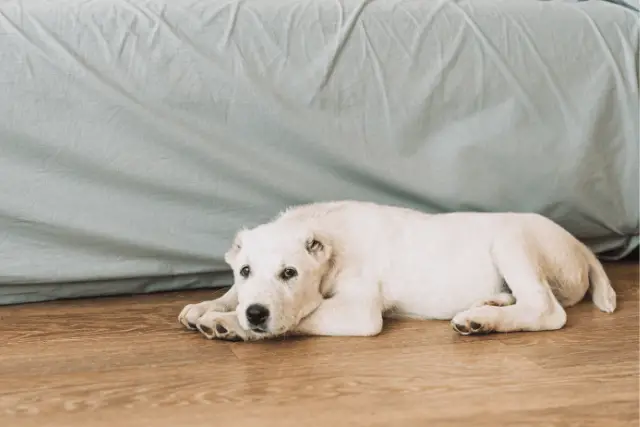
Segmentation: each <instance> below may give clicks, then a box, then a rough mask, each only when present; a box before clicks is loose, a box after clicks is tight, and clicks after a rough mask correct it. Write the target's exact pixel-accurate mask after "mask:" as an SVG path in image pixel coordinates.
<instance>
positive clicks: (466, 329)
mask: <svg viewBox="0 0 640 427" xmlns="http://www.w3.org/2000/svg"><path fill="white" fill-rule="evenodd" d="M451 326H452V327H453V330H455V331H456V332H457V333H459V334H460V335H474V334H487V333H489V332H492V329H491V327H490V326H489V325H488V324H483V323H480V322H477V321H475V320H468V319H455V320H454V321H452V322H451Z"/></svg>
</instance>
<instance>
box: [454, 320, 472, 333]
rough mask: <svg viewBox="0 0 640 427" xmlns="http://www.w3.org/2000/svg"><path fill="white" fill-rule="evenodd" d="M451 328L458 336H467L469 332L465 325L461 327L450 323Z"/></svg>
mask: <svg viewBox="0 0 640 427" xmlns="http://www.w3.org/2000/svg"><path fill="white" fill-rule="evenodd" d="M451 326H452V327H453V329H454V330H455V331H456V332H458V333H459V334H460V335H469V334H470V333H471V332H470V331H469V328H467V327H466V326H465V325H461V324H459V323H453V322H452V323H451Z"/></svg>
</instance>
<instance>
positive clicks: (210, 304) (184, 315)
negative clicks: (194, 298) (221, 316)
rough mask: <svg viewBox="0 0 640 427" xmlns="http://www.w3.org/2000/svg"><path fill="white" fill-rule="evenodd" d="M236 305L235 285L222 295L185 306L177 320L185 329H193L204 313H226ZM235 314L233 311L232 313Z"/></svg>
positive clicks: (233, 309)
mask: <svg viewBox="0 0 640 427" xmlns="http://www.w3.org/2000/svg"><path fill="white" fill-rule="evenodd" d="M237 306H238V294H237V292H236V289H235V286H232V287H231V289H229V290H228V291H227V292H226V293H225V294H224V295H222V296H221V297H220V298H218V299H214V300H212V301H203V302H201V303H198V304H189V305H187V306H185V307H184V308H183V309H182V311H181V312H180V315H179V316H178V321H179V322H180V323H181V324H182V325H183V326H184V327H186V328H187V329H190V330H192V331H195V330H196V329H197V328H196V325H197V323H198V319H200V318H201V317H202V316H203V315H204V314H205V313H208V312H217V313H226V312H232V311H235V309H236V307H237ZM234 314H235V313H234Z"/></svg>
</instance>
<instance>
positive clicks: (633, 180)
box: [0, 0, 640, 303]
mask: <svg viewBox="0 0 640 427" xmlns="http://www.w3.org/2000/svg"><path fill="white" fill-rule="evenodd" d="M638 28H639V24H638V19H637V14H636V13H635V12H632V11H630V10H628V9H625V8H623V7H619V6H616V5H613V4H609V3H606V2H602V1H589V2H581V3H575V4H566V3H559V2H540V1H532V0H472V1H471V0H469V1H451V0H370V1H365V0H343V1H334V0H269V1H264V0H244V1H238V0H205V1H202V0H171V1H169V0H137V1H124V0H93V1H90V2H88V1H85V0H56V1H50V0H0V303H15V302H22V301H34V300H42V299H53V298H59V297H73V296H87V295H96V294H102V295H104V294H113V293H128V292H138V291H149V290H157V289H182V288H185V287H187V286H205V285H209V284H211V281H209V280H208V279H206V278H207V277H209V275H214V276H215V277H226V279H219V280H218V279H217V281H216V282H215V283H214V284H215V285H220V284H223V283H228V282H226V280H228V276H225V274H227V272H228V268H227V266H226V265H225V264H224V261H223V254H224V251H225V250H226V249H227V246H228V244H229V242H230V240H231V238H232V236H233V234H234V233H235V231H236V229H238V228H239V227H240V226H242V225H249V226H250V225H255V224H257V223H260V222H263V221H266V220H268V219H270V218H271V217H272V216H273V215H274V214H275V213H277V212H278V211H279V210H280V209H282V208H284V207H285V206H287V205H291V204H297V203H305V202H310V201H322V200H337V199H357V200H370V201H375V202H381V203H391V204H398V205H403V206H409V207H413V208H417V209H421V210H423V211H426V212H448V211H457V210H479V211H506V210H513V211H533V212H539V213H542V214H545V215H547V216H549V217H551V218H552V219H554V220H556V221H557V222H559V223H560V224H561V225H563V226H564V227H566V228H567V229H568V230H569V231H571V232H572V233H574V234H575V235H577V236H578V237H579V238H581V239H583V240H585V241H586V242H587V243H589V244H590V245H591V247H593V248H594V249H595V250H597V251H598V252H600V253H605V252H606V253H607V254H608V255H610V256H612V257H618V256H621V255H622V254H624V253H626V252H628V251H629V250H630V249H632V248H633V247H635V246H637V245H638V221H639V212H638V205H639V200H638V195H639V192H640V191H639V188H638V181H639V176H638V158H639V151H638V118H639V109H638V62H637V55H638ZM469 238H470V239H472V238H473V236H469ZM218 274H222V276H218ZM202 275H204V276H202ZM150 277H151V278H157V279H149V278H150ZM201 277H204V279H203V281H202V282H198V281H197V280H198V278H201ZM171 278H173V279H171ZM120 279H122V280H124V279H127V280H128V281H127V280H125V281H118V280H120ZM82 283H86V286H83V285H82ZM140 283H142V285H140ZM154 286H155V287H154ZM21 290H23V291H21ZM3 293H4V296H3Z"/></svg>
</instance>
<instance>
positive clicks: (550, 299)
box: [451, 234, 567, 335]
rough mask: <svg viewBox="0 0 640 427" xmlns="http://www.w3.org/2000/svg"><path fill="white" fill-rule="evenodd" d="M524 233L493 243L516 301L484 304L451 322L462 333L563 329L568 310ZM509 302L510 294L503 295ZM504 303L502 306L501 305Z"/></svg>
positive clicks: (498, 261)
mask: <svg viewBox="0 0 640 427" xmlns="http://www.w3.org/2000/svg"><path fill="white" fill-rule="evenodd" d="M537 255H538V253H537V248H536V247H535V245H534V244H532V245H527V239H526V238H524V236H518V235H517V234H516V235H513V236H505V238H502V239H498V240H497V241H496V242H495V244H494V246H493V258H494V263H495V265H496V267H497V268H498V270H499V271H500V273H501V275H502V277H503V278H504V280H505V281H506V283H507V285H508V286H509V288H510V289H511V292H512V293H513V295H512V298H514V301H513V304H511V305H507V304H495V305H494V304H490V305H487V304H483V305H482V306H474V307H472V308H470V309H469V310H466V311H463V312H461V313H459V314H457V315H456V316H454V318H453V319H452V321H451V324H452V327H453V328H454V329H455V330H456V331H458V332H459V333H460V334H462V335H469V334H477V333H488V332H515V331H543V330H554V329H560V328H562V327H563V326H564V325H565V323H566V320H567V315H566V312H565V311H564V308H563V307H562V306H561V305H560V303H559V302H558V300H557V299H556V297H555V296H554V295H553V292H552V290H551V287H550V286H549V282H548V278H547V271H546V269H545V265H544V261H543V260H542V258H541V257H538V256H537ZM503 299H504V300H505V301H503V302H510V301H506V300H507V297H506V296H504V298H503ZM500 305H502V306H500Z"/></svg>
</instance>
